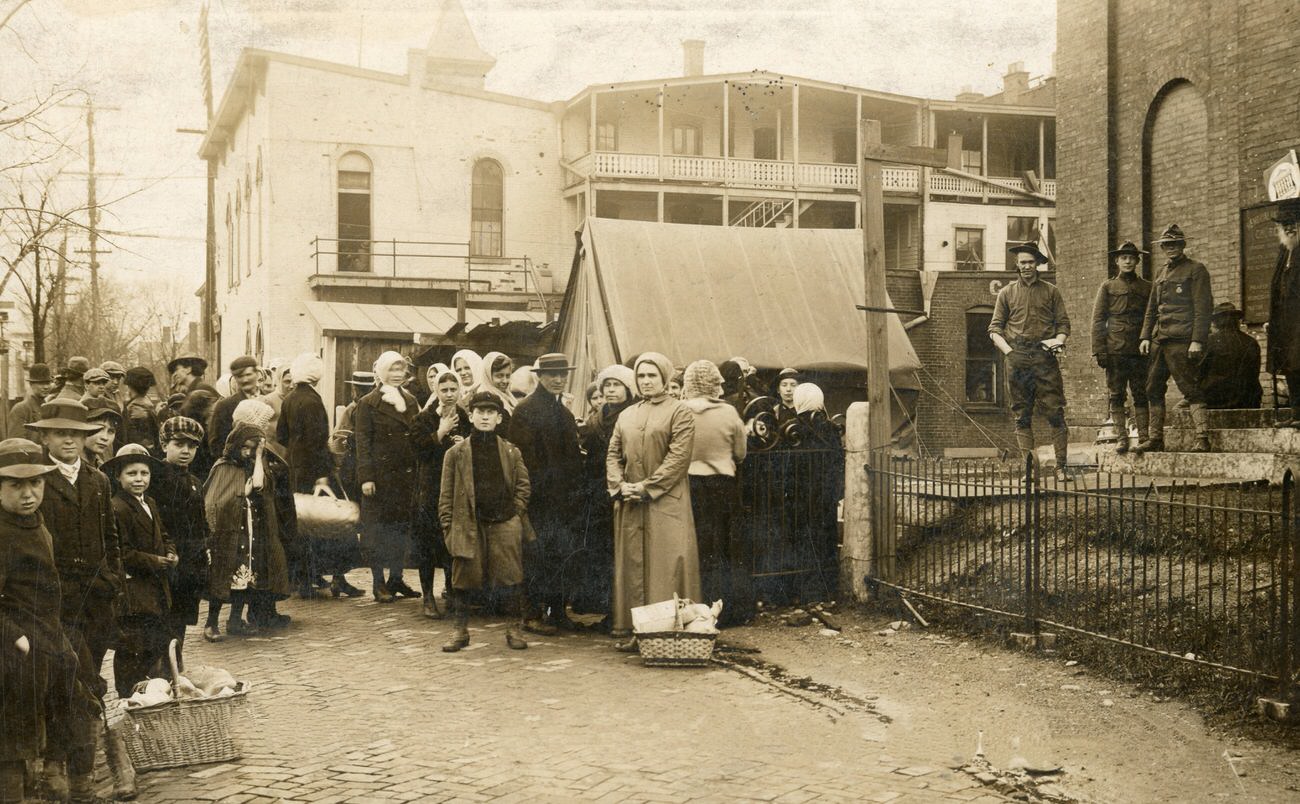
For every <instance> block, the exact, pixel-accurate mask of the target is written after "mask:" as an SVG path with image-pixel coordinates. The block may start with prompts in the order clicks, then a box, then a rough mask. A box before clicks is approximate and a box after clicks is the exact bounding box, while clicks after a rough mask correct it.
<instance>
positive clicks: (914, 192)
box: [201, 0, 1055, 404]
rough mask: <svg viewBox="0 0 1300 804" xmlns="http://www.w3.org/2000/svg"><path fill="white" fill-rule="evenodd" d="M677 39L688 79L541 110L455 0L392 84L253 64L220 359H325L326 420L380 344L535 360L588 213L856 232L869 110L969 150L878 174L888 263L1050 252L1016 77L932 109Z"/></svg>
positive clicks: (220, 282) (238, 102)
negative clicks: (1031, 247) (954, 163)
mask: <svg viewBox="0 0 1300 804" xmlns="http://www.w3.org/2000/svg"><path fill="white" fill-rule="evenodd" d="M685 45H686V53H685V57H686V58H685V61H686V69H685V71H684V72H685V75H684V76H681V77H676V78H668V79H662V80H653V81H640V82H629V83H624V84H614V85H610V84H601V85H593V86H591V87H589V88H587V89H586V90H584V91H582V92H580V93H578V95H576V96H575V97H573V98H571V99H569V100H567V101H562V102H555V103H547V102H543V101H540V100H534V99H529V98H521V97H515V96H511V95H504V94H500V93H495V92H489V91H486V90H485V89H484V76H485V75H486V74H487V72H488V71H490V70H491V69H492V66H493V64H494V63H495V60H494V59H493V57H492V56H490V55H489V54H487V53H484V52H483V51H482V49H481V48H480V47H479V45H478V42H477V40H476V39H475V37H474V34H473V30H472V28H471V26H470V24H469V21H468V20H467V19H466V17H465V14H464V11H463V10H462V9H461V6H460V4H459V2H458V1H457V0H444V2H443V5H442V11H441V15H440V18H439V20H438V21H437V24H436V26H435V28H434V33H433V36H432V38H431V39H430V42H429V45H428V47H427V48H426V49H424V50H412V51H410V53H409V56H408V69H407V72H406V74H405V75H396V74H391V73H385V72H379V71H375V70H368V69H362V68H357V67H350V66H346V65H341V64H335V63H331V62H325V61H319V60H314V59H307V58H301V57H297V56H291V55H286V54H282V53H273V52H268V51H262V50H251V49H250V50H245V51H244V52H243V54H242V55H241V57H240V59H239V61H238V64H237V66H236V69H235V73H234V75H233V77H232V78H231V80H230V83H229V85H228V87H227V89H226V91H225V94H224V96H223V98H222V101H221V104H220V107H219V109H218V111H217V112H216V114H215V116H214V119H213V121H212V123H211V125H210V127H209V131H208V134H207V136H206V137H205V139H204V142H203V145H202V150H201V154H202V156H203V157H204V158H205V159H208V160H209V162H210V164H211V165H212V166H213V167H212V169H213V172H214V175H215V177H216V179H215V204H214V214H215V221H216V236H215V248H214V249H213V252H214V253H213V259H212V265H211V266H210V267H209V278H208V282H207V283H206V285H205V293H210V299H208V301H207V303H208V304H210V305H211V307H210V309H211V313H212V315H211V316H210V317H209V320H208V321H206V325H207V329H208V335H209V337H210V338H211V339H212V342H211V344H210V349H209V351H210V357H212V358H213V359H214V360H215V361H217V362H218V363H219V364H221V365H224V364H226V363H228V362H229V361H230V360H231V359H232V358H233V357H235V356H237V355H240V354H245V353H249V354H253V355H255V356H257V357H259V358H260V359H262V360H263V361H264V362H268V363H269V362H271V361H273V360H276V359H278V358H291V357H292V356H293V355H295V354H297V353H299V352H302V351H319V353H320V354H321V355H322V356H323V357H324V359H325V362H326V365H327V366H328V367H332V376H327V377H326V378H325V381H324V382H323V383H322V385H321V391H322V394H323V395H324V396H325V398H326V402H327V404H328V403H331V402H333V401H336V400H337V401H340V402H341V401H342V400H343V398H344V397H343V392H344V386H343V385H342V384H341V383H342V381H343V380H345V379H347V375H348V373H349V372H350V371H351V370H352V369H353V368H368V367H369V365H370V363H371V362H372V361H373V359H374V357H376V356H377V355H378V354H379V352H381V351H383V350H384V349H389V348H397V349H400V350H401V351H404V352H406V353H425V356H426V358H427V357H428V356H429V355H434V356H437V357H440V358H445V357H446V356H448V355H449V354H450V351H451V350H453V349H454V348H456V347H457V346H460V345H467V346H470V347H472V348H473V347H477V348H479V349H480V351H482V350H484V349H487V348H500V349H501V350H503V351H507V352H510V353H512V354H516V355H521V354H523V355H526V354H529V353H535V352H536V351H539V350H541V349H542V344H541V336H542V334H543V331H541V330H539V326H540V325H542V324H544V323H545V322H546V321H547V318H548V316H549V315H551V314H552V313H553V312H554V310H555V309H556V308H557V307H558V302H559V294H560V293H562V291H563V287H562V286H563V283H564V282H565V280H566V278H567V275H568V271H569V265H570V262H571V259H572V256H573V244H574V238H573V232H574V231H575V230H576V229H577V228H579V227H580V226H581V224H582V221H583V220H584V219H585V218H586V217H587V216H588V215H595V216H598V217H611V218H631V219H639V220H658V221H667V222H679V223H697V224H698V223H709V224H716V225H720V226H722V225H727V226H777V227H780V226H792V227H805V228H808V227H812V228H854V227H856V226H857V225H858V217H859V216H858V212H857V197H858V196H857V193H858V167H857V157H856V154H857V153H858V145H859V143H858V141H857V136H858V135H857V130H858V127H857V122H856V121H857V120H858V119H860V118H862V117H870V118H875V119H879V120H881V121H882V132H883V134H882V138H883V140H884V141H885V142H887V143H896V144H910V145H930V144H936V143H938V144H941V143H946V142H947V141H948V135H949V134H951V133H954V132H956V133H959V134H960V135H961V136H962V138H963V139H962V143H963V144H962V148H963V151H964V153H965V155H966V158H965V160H964V162H963V167H965V168H966V170H964V171H958V172H949V171H939V170H931V169H929V168H917V167H909V166H902V165H900V166H890V167H887V168H886V169H885V184H886V187H885V193H886V237H887V240H888V243H887V261H888V264H889V267H890V268H892V269H908V270H918V269H922V268H927V269H940V270H942V269H953V268H966V269H977V270H983V269H985V268H986V267H987V268H990V269H999V270H1000V269H1001V268H1002V267H1003V264H1004V263H1003V260H1002V259H1001V254H1002V252H1003V251H1004V250H1005V248H1004V245H1005V241H1006V240H1007V239H1008V238H1009V237H1011V238H1017V239H1018V238H1020V237H1021V236H1022V235H1023V236H1024V237H1025V238H1026V239H1027V238H1029V237H1030V236H1031V235H1032V234H1034V233H1035V232H1039V231H1041V232H1042V233H1043V235H1044V238H1045V239H1046V237H1047V234H1048V227H1047V224H1048V222H1049V219H1050V218H1051V214H1052V213H1051V210H1052V198H1053V197H1054V193H1055V186H1054V182H1053V181H1051V177H1052V176H1053V175H1054V163H1055V159H1054V156H1052V155H1051V154H1052V151H1054V143H1053V140H1054V137H1051V136H1049V130H1048V129H1046V128H1044V126H1047V125H1050V126H1052V128H1051V132H1054V122H1053V120H1054V110H1053V109H1052V108H1051V106H1050V105H1048V106H1033V105H1032V104H1030V105H1027V104H1026V101H1033V100H1035V99H1034V98H1033V97H1031V96H1032V95H1034V93H1035V92H1036V90H1029V89H1028V87H1027V80H1028V76H1027V75H1023V74H1016V75H1014V76H1013V75H1009V76H1008V90H1007V92H1005V93H1004V94H1003V96H1002V97H996V96H995V97H994V98H989V99H984V98H978V97H971V96H964V97H962V98H959V99H958V101H956V102H940V101H927V100H925V99H920V98H913V97H907V96H902V95H893V94H889V93H882V92H877V91H873V90H870V89H865V88H856V87H848V86H844V85H842V84H833V83H828V82H823V81H814V80H808V79H800V78H792V77H789V76H777V75H773V74H768V73H753V74H748V73H747V74H741V75H712V76H709V75H704V74H703V58H704V55H703V47H704V45H703V43H702V42H695V41H692V42H687V43H685ZM1013 78H1014V79H1015V80H1016V81H1017V82H1019V81H1020V79H1021V78H1023V79H1024V82H1023V83H1024V84H1025V86H1024V87H1023V88H1022V92H1020V93H1019V95H1018V96H1016V97H1013V95H1016V94H1017V93H1015V92H1014V90H1015V88H1016V87H1018V86H1019V84H1018V83H1017V84H1014V85H1013V83H1012V79H1013ZM1039 94H1042V93H1041V92H1040V93H1039ZM1008 101H1011V102H1008ZM723 131H726V132H727V136H726V137H723V136H722V132H723ZM977 133H978V136H976V134H977ZM1025 170H1036V171H1037V172H1036V173H1035V174H1034V176H1032V177H1031V176H1025V175H1022V173H1023V171H1025ZM1031 218H1032V220H1033V221H1034V224H1032V225H1030V224H1028V223H1026V222H1027V221H1028V220H1029V219H1031ZM1035 227H1036V228H1035ZM1035 236H1036V235H1035ZM427 349H432V351H431V352H426V350H427ZM327 371H329V369H327Z"/></svg>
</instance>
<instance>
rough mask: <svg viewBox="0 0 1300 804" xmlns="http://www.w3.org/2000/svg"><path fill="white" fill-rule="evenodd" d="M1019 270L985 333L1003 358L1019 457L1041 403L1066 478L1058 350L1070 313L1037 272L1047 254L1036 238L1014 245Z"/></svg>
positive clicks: (1028, 447)
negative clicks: (1014, 420)
mask: <svg viewBox="0 0 1300 804" xmlns="http://www.w3.org/2000/svg"><path fill="white" fill-rule="evenodd" d="M1007 251H1009V252H1011V253H1012V254H1015V255H1016V272H1017V273H1018V274H1019V275H1020V277H1019V279H1017V280H1016V281H1015V282H1010V283H1008V284H1007V285H1006V286H1004V287H1003V288H1002V289H1001V290H999V291H998V297H997V301H996V302H994V303H993V317H992V319H991V320H990V321H989V338H990V339H991V340H992V341H993V345H994V346H996V347H997V348H998V350H999V351H1000V352H1002V354H1004V355H1006V358H1007V371H1008V375H1007V376H1008V379H1009V380H1010V383H1009V385H1010V389H1011V412H1012V413H1014V414H1015V417H1016V446H1017V447H1018V448H1019V450H1020V453H1021V455H1022V457H1023V456H1024V455H1026V454H1028V453H1030V452H1033V450H1034V424H1033V417H1034V408H1035V407H1039V408H1041V409H1042V410H1043V411H1044V413H1045V415H1046V418H1047V423H1048V425H1049V426H1051V428H1052V450H1053V451H1054V452H1055V454H1056V470H1057V476H1058V477H1060V478H1062V479H1065V478H1066V477H1067V476H1066V475H1065V461H1066V453H1067V447H1068V445H1069V441H1070V431H1069V428H1067V427H1066V425H1065V387H1064V384H1063V383H1062V382H1061V365H1060V363H1059V362H1058V360H1057V354H1058V353H1059V352H1060V351H1061V349H1062V348H1064V347H1065V339H1066V338H1068V337H1069V336H1070V316H1069V315H1068V314H1067V313H1066V312H1065V300H1064V299H1062V298H1061V292H1060V291H1059V290H1057V289H1056V286H1055V285H1053V284H1050V283H1048V282H1044V281H1043V280H1042V279H1040V278H1039V276H1038V267H1039V266H1040V265H1044V264H1046V263H1047V257H1046V256H1044V255H1043V253H1042V252H1041V251H1039V250H1038V246H1037V245H1036V244H1034V243H1024V244H1021V245H1018V246H1012V247H1011V248H1009V249H1007Z"/></svg>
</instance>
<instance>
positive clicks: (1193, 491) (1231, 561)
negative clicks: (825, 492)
mask: <svg viewBox="0 0 1300 804" xmlns="http://www.w3.org/2000/svg"><path fill="white" fill-rule="evenodd" d="M1035 464H1036V462H1035V460H1034V459H1033V457H1032V456H1031V457H1030V458H1029V459H1028V460H1027V461H1026V463H1025V464H1019V463H1018V462H1013V463H1011V464H1003V463H999V462H995V461H987V462H984V461H944V460H938V459H899V458H891V457H889V456H887V455H884V454H882V453H873V454H872V456H871V458H870V461H869V463H868V464H867V467H866V471H867V473H868V476H869V479H870V485H871V500H872V505H873V507H874V508H875V510H874V512H873V525H874V526H876V527H878V528H881V529H882V530H881V533H880V534H878V535H884V536H885V538H883V539H877V540H876V545H877V549H876V553H877V554H876V556H875V560H874V563H873V566H874V567H875V568H876V569H875V571H874V574H873V576H868V578H867V583H868V584H873V585H879V586H883V587H887V588H891V589H893V590H896V591H898V592H900V593H902V594H904V595H915V596H917V597H919V598H928V599H931V600H934V601H939V602H943V603H948V604H955V605H957V606H961V607H966V608H968V609H973V610H976V611H980V612H984V613H986V614H994V615H1001V616H1003V617H1006V618H1011V619H1013V620H1019V621H1022V624H1023V628H1024V629H1025V630H1026V631H1027V632H1029V633H1038V632H1039V630H1040V629H1043V628H1049V629H1055V630H1059V631H1065V632H1069V633H1072V634H1078V635H1082V636H1085V637H1087V638H1091V639H1095V640H1100V641H1101V642H1102V643H1108V644H1119V645H1124V646H1127V647H1130V648H1136V649H1139V650H1142V651H1146V652H1149V653H1153V654H1159V655H1161V656H1164V657H1168V658H1170V659H1175V660H1179V661H1183V662H1188V663H1192V664H1196V665H1201V666H1203V667H1208V668H1213V669H1215V670H1220V671H1227V672H1230V673H1236V674H1241V675H1244V676H1248V677H1251V678H1253V679H1255V680H1256V681H1259V682H1269V683H1273V684H1276V685H1277V688H1278V691H1279V694H1280V696H1281V697H1286V696H1287V695H1288V694H1289V693H1290V692H1292V691H1293V688H1292V685H1293V684H1294V683H1295V678H1296V673H1297V671H1298V670H1300V667H1298V666H1297V660H1298V659H1300V651H1298V650H1297V647H1298V646H1300V627H1297V626H1298V625H1300V595H1297V593H1296V583H1297V577H1296V573H1297V569H1298V567H1297V556H1298V555H1300V538H1297V531H1296V528H1295V526H1294V516H1295V511H1294V509H1293V505H1294V503H1293V500H1294V491H1295V482H1294V478H1293V476H1292V473H1291V472H1290V470H1288V471H1287V472H1286V473H1285V475H1284V477H1283V480H1282V482H1281V483H1280V484H1273V485H1270V484H1269V483H1268V482H1267V481H1266V480H1260V481H1258V482H1252V483H1219V484H1216V485H1196V484H1194V482H1187V481H1166V482H1157V481H1153V480H1150V479H1147V480H1139V479H1137V478H1135V477H1134V476H1132V475H1122V474H1110V473H1102V472H1096V471H1094V472H1091V473H1088V474H1084V475H1079V476H1076V477H1074V478H1073V479H1072V480H1069V481H1063V482H1058V481H1057V480H1055V479H1053V478H1050V477H1048V478H1045V479H1040V478H1039V477H1038V472H1037V466H1036V465H1035ZM890 536H892V538H890Z"/></svg>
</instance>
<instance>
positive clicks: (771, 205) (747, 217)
mask: <svg viewBox="0 0 1300 804" xmlns="http://www.w3.org/2000/svg"><path fill="white" fill-rule="evenodd" d="M811 206H812V202H811V201H801V202H800V203H799V212H800V213H803V212H807V211H808V208H809V207H811ZM793 223H794V199H793V198H765V199H763V200H761V201H755V202H754V203H752V204H750V205H749V206H747V207H745V208H744V209H742V210H741V211H740V212H739V213H738V214H736V215H733V216H732V217H731V225H732V226H755V227H758V228H760V229H761V228H765V227H769V226H770V227H773V228H776V229H787V228H789V227H790V226H791V224H793Z"/></svg>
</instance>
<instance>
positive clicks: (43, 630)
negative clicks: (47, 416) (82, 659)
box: [0, 438, 77, 802]
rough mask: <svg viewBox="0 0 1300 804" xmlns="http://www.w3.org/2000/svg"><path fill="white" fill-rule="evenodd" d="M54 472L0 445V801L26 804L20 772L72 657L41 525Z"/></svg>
mask: <svg viewBox="0 0 1300 804" xmlns="http://www.w3.org/2000/svg"><path fill="white" fill-rule="evenodd" d="M53 471H55V469H54V466H53V464H51V463H50V462H49V461H48V460H47V459H46V457H45V455H44V453H43V452H42V451H41V448H40V447H38V446H37V445H35V444H33V443H32V442H30V441H28V440H27V439H25V438H10V439H6V440H5V441H0V801H2V802H11V801H14V802H16V801H26V800H29V798H28V797H29V796H30V797H34V796H35V791H29V790H25V789H24V775H25V774H24V765H25V763H27V762H30V761H32V760H35V759H37V758H38V757H40V756H41V754H42V752H43V751H44V750H45V746H46V740H47V736H48V734H49V733H51V732H56V733H57V730H58V724H59V722H60V721H61V720H63V719H64V717H65V716H66V714H65V713H66V708H67V706H68V704H69V702H70V700H71V697H72V693H73V690H74V685H75V678H76V671H77V657H76V654H75V653H73V650H72V646H71V645H70V644H69V643H68V640H67V637H65V636H64V633H63V624H62V623H61V622H60V620H59V610H60V609H61V608H62V604H63V601H62V596H61V592H60V589H59V573H58V570H57V569H56V568H55V566H54V546H53V543H52V542H51V539H50V533H49V531H47V530H46V529H45V526H44V525H43V524H42V522H41V515H40V506H41V499H42V497H43V496H44V494H45V478H46V477H47V476H49V474H50V473H51V472H53Z"/></svg>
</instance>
